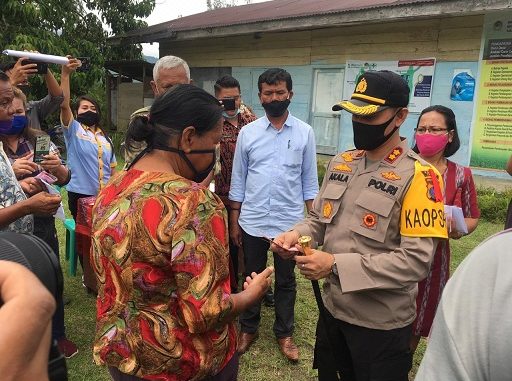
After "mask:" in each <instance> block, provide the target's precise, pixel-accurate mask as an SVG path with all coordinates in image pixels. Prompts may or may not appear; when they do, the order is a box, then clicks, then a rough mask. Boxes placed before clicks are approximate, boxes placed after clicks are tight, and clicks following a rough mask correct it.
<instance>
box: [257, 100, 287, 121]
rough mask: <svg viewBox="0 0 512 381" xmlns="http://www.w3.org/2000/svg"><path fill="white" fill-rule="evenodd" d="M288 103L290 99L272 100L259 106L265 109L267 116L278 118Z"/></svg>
mask: <svg viewBox="0 0 512 381" xmlns="http://www.w3.org/2000/svg"><path fill="white" fill-rule="evenodd" d="M289 105H290V100H289V99H285V100H284V101H272V102H270V103H262V104H261V106H262V107H263V108H264V109H265V112H266V113H267V115H268V116H271V117H273V118H279V117H280V116H282V115H283V114H284V113H285V112H286V109H287V108H288V106H289Z"/></svg>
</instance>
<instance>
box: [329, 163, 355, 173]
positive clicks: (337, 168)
mask: <svg viewBox="0 0 512 381" xmlns="http://www.w3.org/2000/svg"><path fill="white" fill-rule="evenodd" d="M333 170H335V171H340V172H352V168H350V167H349V166H348V165H347V164H338V165H336V166H335V167H334V168H333Z"/></svg>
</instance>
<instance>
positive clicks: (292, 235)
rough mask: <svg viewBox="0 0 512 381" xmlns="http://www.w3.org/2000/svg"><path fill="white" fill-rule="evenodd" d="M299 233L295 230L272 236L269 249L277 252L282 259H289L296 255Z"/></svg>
mask: <svg viewBox="0 0 512 381" xmlns="http://www.w3.org/2000/svg"><path fill="white" fill-rule="evenodd" d="M299 237H300V234H299V232H298V231H296V230H292V231H289V232H284V233H282V234H280V235H278V236H277V237H276V238H274V241H273V242H272V244H271V245H270V250H272V251H273V252H274V253H277V254H278V255H279V256H280V257H281V258H283V259H291V258H293V257H295V256H296V255H297V250H295V249H296V248H297V246H299V245H298V243H299Z"/></svg>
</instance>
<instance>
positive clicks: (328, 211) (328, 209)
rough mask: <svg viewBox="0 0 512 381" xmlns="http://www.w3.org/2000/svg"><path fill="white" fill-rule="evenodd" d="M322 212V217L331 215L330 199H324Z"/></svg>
mask: <svg viewBox="0 0 512 381" xmlns="http://www.w3.org/2000/svg"><path fill="white" fill-rule="evenodd" d="M322 213H323V215H324V218H329V217H331V214H332V203H331V202H330V201H325V202H324V207H323V211H322Z"/></svg>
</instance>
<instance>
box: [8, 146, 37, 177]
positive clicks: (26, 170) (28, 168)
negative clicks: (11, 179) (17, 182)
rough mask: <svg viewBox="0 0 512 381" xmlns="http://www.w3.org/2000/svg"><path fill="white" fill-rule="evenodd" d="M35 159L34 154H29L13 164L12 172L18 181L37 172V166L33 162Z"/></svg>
mask: <svg viewBox="0 0 512 381" xmlns="http://www.w3.org/2000/svg"><path fill="white" fill-rule="evenodd" d="M33 157H34V154H33V153H32V152H28V153H26V154H25V155H23V156H20V157H19V158H17V159H16V160H14V163H12V170H13V171H14V175H15V176H16V178H17V179H19V178H21V177H23V176H27V175H30V174H31V173H32V172H35V171H37V164H36V163H34V162H33V161H32V158H33Z"/></svg>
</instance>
